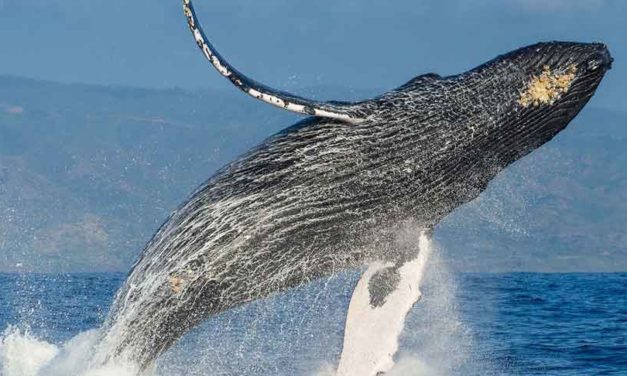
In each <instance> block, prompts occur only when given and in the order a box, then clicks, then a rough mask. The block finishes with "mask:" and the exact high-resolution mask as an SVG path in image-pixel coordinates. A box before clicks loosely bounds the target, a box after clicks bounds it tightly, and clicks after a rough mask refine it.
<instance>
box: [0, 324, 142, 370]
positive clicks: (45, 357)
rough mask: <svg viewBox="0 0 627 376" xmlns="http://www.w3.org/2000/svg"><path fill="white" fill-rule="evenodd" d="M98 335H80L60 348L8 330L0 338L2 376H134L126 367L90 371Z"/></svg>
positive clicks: (129, 368)
mask: <svg viewBox="0 0 627 376" xmlns="http://www.w3.org/2000/svg"><path fill="white" fill-rule="evenodd" d="M97 338H98V331H97V330H91V331H87V332H84V333H81V334H79V335H78V336H76V337H74V338H72V339H71V340H70V341H68V342H66V343H65V344H64V345H63V346H62V347H59V346H56V345H54V344H51V343H47V342H45V341H42V340H39V339H36V338H35V337H33V336H32V335H31V334H29V333H28V332H27V331H21V330H18V329H16V328H8V329H7V330H6V331H5V332H4V334H3V335H2V337H1V338H0V370H1V373H0V375H1V376H134V375H137V369H136V368H135V367H133V366H130V365H125V364H108V365H106V366H103V367H90V365H89V363H90V358H91V355H92V353H93V348H94V344H95V343H96V340H97Z"/></svg>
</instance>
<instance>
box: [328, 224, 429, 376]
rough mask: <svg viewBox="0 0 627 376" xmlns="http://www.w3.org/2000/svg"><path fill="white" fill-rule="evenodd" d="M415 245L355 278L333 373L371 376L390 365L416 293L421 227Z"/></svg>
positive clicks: (425, 242)
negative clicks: (400, 259) (404, 256)
mask: <svg viewBox="0 0 627 376" xmlns="http://www.w3.org/2000/svg"><path fill="white" fill-rule="evenodd" d="M416 248H418V249H417V250H416V252H415V257H414V258H413V259H411V260H409V261H406V262H405V263H403V264H401V265H395V264H391V263H390V264H384V263H380V262H379V263H374V264H371V265H370V267H369V268H368V269H367V270H366V272H365V273H364V275H363V276H362V277H361V279H360V280H359V282H358V283H357V287H355V291H354V292H353V296H352V298H351V303H350V306H349V308H348V315H347V318H346V327H345V331H344V347H343V349H342V356H341V359H340V364H339V367H338V371H337V374H338V375H339V376H376V375H381V374H384V373H385V372H388V371H390V370H391V369H392V368H393V367H394V355H395V354H396V352H397V351H398V338H399V336H400V334H401V332H402V331H403V327H404V324H405V318H406V317H407V314H408V313H409V310H410V309H411V308H412V307H413V306H414V304H416V302H418V301H419V300H420V298H421V293H420V289H419V288H420V283H421V282H422V279H423V276H424V271H425V266H426V263H427V260H428V258H429V255H430V253H431V248H432V247H431V241H430V238H429V235H428V234H427V233H426V232H425V233H422V234H421V236H420V240H419V244H418V245H417V246H416Z"/></svg>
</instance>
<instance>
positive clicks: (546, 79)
mask: <svg viewBox="0 0 627 376" xmlns="http://www.w3.org/2000/svg"><path fill="white" fill-rule="evenodd" d="M576 75H577V67H576V66H575V65H571V66H570V67H569V68H568V70H566V72H562V73H560V72H555V71H552V70H551V68H550V67H549V66H544V68H543V70H542V73H541V74H540V75H538V76H534V77H533V78H532V79H531V81H530V82H529V83H528V84H527V87H526V88H525V90H524V91H523V92H522V93H521V94H520V99H519V100H518V103H519V104H520V105H521V106H523V107H525V108H527V107H529V106H532V105H533V106H539V105H542V104H553V103H555V101H557V100H558V99H560V98H561V96H562V95H563V94H565V93H567V92H568V90H570V86H571V85H572V83H573V81H574V80H575V77H576Z"/></svg>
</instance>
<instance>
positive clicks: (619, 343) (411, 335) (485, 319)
mask: <svg viewBox="0 0 627 376" xmlns="http://www.w3.org/2000/svg"><path fill="white" fill-rule="evenodd" d="M357 278H358V277H357V274H356V273H355V274H350V273H347V274H344V275H340V276H336V277H334V278H331V279H328V280H323V281H319V282H316V283H314V284H313V285H310V286H306V287H303V288H300V289H297V290H294V291H290V292H288V293H285V294H281V295H279V296H276V297H274V298H271V299H268V300H266V301H262V302H256V303H253V304H250V305H247V306H245V307H242V308H239V309H237V310H234V311H231V312H227V313H225V314H222V315H220V316H217V317H214V318H211V319H209V320H208V321H207V322H206V323H205V324H204V325H202V326H201V327H200V328H198V329H196V330H194V331H193V332H192V333H190V334H189V335H187V336H186V337H185V338H183V339H182V340H181V341H180V343H179V344H177V346H176V347H175V348H173V349H171V350H170V351H169V352H168V353H167V354H165V355H164V356H163V357H162V358H161V359H160V360H159V363H158V365H157V367H156V370H155V371H154V373H155V374H158V375H185V376H192V375H330V374H332V370H333V367H334V365H335V364H336V362H337V361H338V357H339V354H340V350H341V343H342V328H343V324H344V315H345V312H346V308H347V305H348V302H349V299H350V293H351V289H352V288H353V286H354V284H355V282H356V280H357ZM123 279H124V276H123V275H121V274H70V275H65V274H64V275H35V274H28V275H17V274H0V287H1V288H0V330H4V334H2V336H1V339H0V372H2V375H4V376H25V375H29V374H34V372H36V368H37V367H38V364H36V363H37V362H40V361H42V360H41V359H43V358H45V357H46V356H51V355H53V354H55V353H56V352H58V351H59V350H60V349H62V348H63V347H64V346H66V347H67V346H68V343H73V341H74V343H76V341H77V340H76V339H74V340H72V338H74V337H75V336H77V335H79V334H81V333H83V335H84V333H85V332H87V333H90V332H89V331H90V330H93V329H95V328H98V327H99V325H100V324H101V323H102V321H103V320H104V318H105V316H106V313H107V309H108V306H109V304H110V303H111V301H112V299H113V296H114V294H115V291H116V289H117V288H118V287H119V286H120V284H121V283H122V282H123ZM423 293H424V298H423V300H422V301H421V302H420V303H418V304H417V305H416V307H415V308H414V310H413V311H412V313H411V315H410V317H409V318H408V321H407V324H406V328H405V331H404V333H403V336H402V338H401V351H400V353H399V355H398V357H397V364H398V366H397V368H396V369H395V370H394V371H393V372H392V373H391V374H393V375H627V274H534V273H516V274H453V273H449V272H448V271H446V270H438V267H437V266H436V267H433V268H432V270H431V271H430V272H429V276H428V280H427V282H426V286H425V287H424V289H423ZM92 333H93V332H92ZM79 339H80V336H79ZM79 347H80V346H79ZM38 357H39V358H38ZM27 358H28V359H27ZM40 358H41V359H40ZM20 362H22V363H24V364H22V363H20ZM29 367H30V368H29ZM113 374H115V373H113Z"/></svg>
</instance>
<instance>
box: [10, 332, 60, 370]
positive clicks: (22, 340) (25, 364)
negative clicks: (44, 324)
mask: <svg viewBox="0 0 627 376" xmlns="http://www.w3.org/2000/svg"><path fill="white" fill-rule="evenodd" d="M58 353H59V349H58V348H57V347H56V346H54V345H52V344H50V343H46V342H44V341H39V340H37V339H35V338H33V337H32V336H31V335H29V334H28V333H22V332H21V331H20V330H18V329H16V328H13V327H9V328H8V329H7V330H6V331H5V332H4V333H3V335H2V337H1V338H0V367H1V368H0V369H1V370H2V376H35V375H37V372H38V371H39V369H40V368H41V367H42V366H43V365H45V364H46V363H48V362H50V361H51V360H52V359H53V358H54V357H55V356H56V355H57V354H58Z"/></svg>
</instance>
